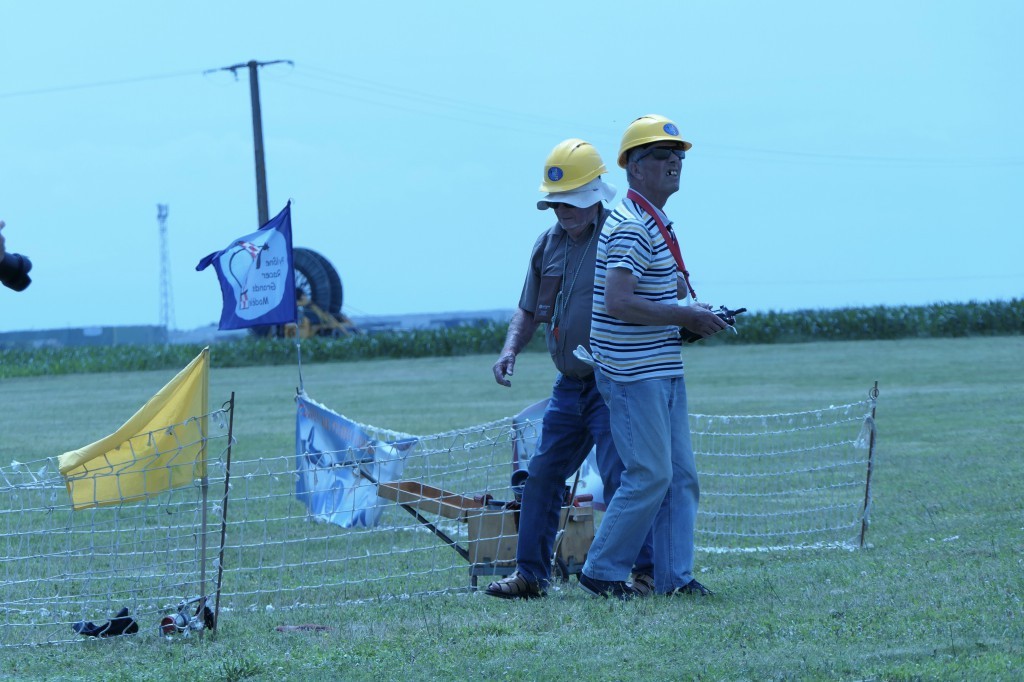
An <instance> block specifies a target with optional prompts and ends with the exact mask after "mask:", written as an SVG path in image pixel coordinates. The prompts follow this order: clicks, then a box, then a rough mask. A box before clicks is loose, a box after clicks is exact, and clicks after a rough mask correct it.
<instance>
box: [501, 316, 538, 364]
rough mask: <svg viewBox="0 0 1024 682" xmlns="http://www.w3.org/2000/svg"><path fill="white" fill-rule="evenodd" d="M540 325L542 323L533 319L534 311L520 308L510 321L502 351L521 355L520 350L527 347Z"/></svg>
mask: <svg viewBox="0 0 1024 682" xmlns="http://www.w3.org/2000/svg"><path fill="white" fill-rule="evenodd" d="M539 326H540V323H539V322H535V321H534V319H533V313H528V312H526V311H525V310H523V309H522V308H518V309H517V310H516V312H515V313H514V314H513V315H512V319H511V320H510V321H509V323H508V334H506V335H505V346H504V348H502V350H501V352H502V353H506V352H511V353H513V354H515V355H519V351H521V350H523V348H525V347H526V344H528V343H529V342H530V339H532V338H533V335H534V334H535V333H536V332H537V327H539Z"/></svg>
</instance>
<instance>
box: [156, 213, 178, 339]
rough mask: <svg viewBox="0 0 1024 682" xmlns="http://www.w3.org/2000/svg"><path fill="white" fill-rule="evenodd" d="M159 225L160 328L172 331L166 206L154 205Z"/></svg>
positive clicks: (171, 298) (172, 314)
mask: <svg viewBox="0 0 1024 682" xmlns="http://www.w3.org/2000/svg"><path fill="white" fill-rule="evenodd" d="M156 220H157V222H158V223H159V224H160V326H161V327H163V328H164V329H166V330H168V331H170V330H171V329H174V293H173V292H172V291H171V254H170V252H169V251H168V249H167V204H157V205H156Z"/></svg>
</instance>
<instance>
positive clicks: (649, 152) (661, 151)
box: [636, 147, 686, 163]
mask: <svg viewBox="0 0 1024 682" xmlns="http://www.w3.org/2000/svg"><path fill="white" fill-rule="evenodd" d="M673 154H675V155H676V156H677V157H679V160H680V161H682V160H683V159H685V158H686V152H684V151H683V150H682V149H668V148H666V147H648V148H647V149H646V150H645V151H643V152H641V153H640V154H639V155H638V156H637V157H636V162H637V163H639V162H640V161H642V160H643V158H644V157H645V156H653V157H654V160H655V161H665V160H666V159H668V158H669V157H670V156H672V155H673Z"/></svg>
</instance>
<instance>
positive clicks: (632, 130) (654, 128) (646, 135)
mask: <svg viewBox="0 0 1024 682" xmlns="http://www.w3.org/2000/svg"><path fill="white" fill-rule="evenodd" d="M652 142H678V143H679V144H681V145H682V146H683V151H686V150H688V149H689V148H690V147H692V146H693V145H692V144H690V143H689V142H687V141H686V140H684V139H683V138H682V137H680V136H679V128H678V127H677V126H676V124H675V123H673V122H672V121H670V120H669V119H667V118H665V117H664V116H659V115H658V114H648V115H646V116H641V117H640V118H638V119H637V120H635V121H633V122H632V123H630V124H629V127H628V128H626V132H624V133H623V134H622V144H621V145H619V168H625V167H626V156H627V155H628V154H629V150H630V149H633V148H634V147H642V146H644V145H645V144H651V143H652Z"/></svg>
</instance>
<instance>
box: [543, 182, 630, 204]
mask: <svg viewBox="0 0 1024 682" xmlns="http://www.w3.org/2000/svg"><path fill="white" fill-rule="evenodd" d="M615 192H616V190H615V187H613V186H612V185H609V184H608V183H607V182H605V181H604V180H602V179H601V178H600V176H599V177H596V178H594V179H593V180H591V181H590V182H588V183H587V184H585V185H583V186H582V187H577V188H576V189H574V190H572V191H570V192H549V193H548V194H545V195H544V198H543V199H541V200H540V201H538V202H537V208H538V209H539V210H541V211H543V210H545V209H548V208H551V204H570V205H572V206H575V207H576V208H587V207H588V206H593V205H594V204H596V203H598V202H599V201H604V202H609V203H610V202H611V201H612V199H614V198H615Z"/></svg>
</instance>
